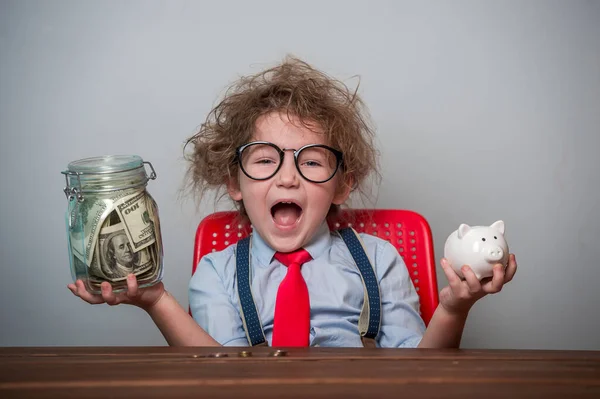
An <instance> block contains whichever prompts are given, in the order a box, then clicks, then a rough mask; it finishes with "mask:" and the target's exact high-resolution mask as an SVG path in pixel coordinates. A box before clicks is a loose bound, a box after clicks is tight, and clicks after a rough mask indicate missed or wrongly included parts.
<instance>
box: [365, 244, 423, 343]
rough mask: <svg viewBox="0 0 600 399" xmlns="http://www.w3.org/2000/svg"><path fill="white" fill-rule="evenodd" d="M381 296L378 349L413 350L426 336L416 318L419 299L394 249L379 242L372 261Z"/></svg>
mask: <svg viewBox="0 0 600 399" xmlns="http://www.w3.org/2000/svg"><path fill="white" fill-rule="evenodd" d="M374 262H375V264H376V265H377V266H376V270H377V276H378V278H379V290H380V294H381V308H382V309H381V328H380V331H379V335H378V337H377V340H378V344H379V346H380V347H388V348H389V347H391V348H414V347H417V346H418V345H419V342H421V338H422V337H423V334H424V332H425V323H424V322H423V319H422V318H421V316H420V315H419V295H418V294H417V291H416V289H415V287H414V285H413V283H412V280H411V279H410V276H409V273H408V270H407V268H406V264H405V263H404V260H403V259H402V257H401V256H400V255H399V254H398V251H397V250H396V248H394V246H393V245H391V244H390V243H388V242H387V241H383V240H382V241H379V243H378V246H377V251H376V259H375V260H374Z"/></svg>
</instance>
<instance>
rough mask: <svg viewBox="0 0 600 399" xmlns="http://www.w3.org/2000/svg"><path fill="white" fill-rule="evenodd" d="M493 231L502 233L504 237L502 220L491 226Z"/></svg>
mask: <svg viewBox="0 0 600 399" xmlns="http://www.w3.org/2000/svg"><path fill="white" fill-rule="evenodd" d="M490 227H491V228H492V229H496V230H498V231H499V232H500V233H502V234H503V235H504V222H503V221H502V220H498V221H496V222H494V223H492V225H491V226H490Z"/></svg>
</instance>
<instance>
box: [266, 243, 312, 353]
mask: <svg viewBox="0 0 600 399" xmlns="http://www.w3.org/2000/svg"><path fill="white" fill-rule="evenodd" d="M275 259H277V260H278V261H279V262H281V263H283V264H284V265H286V266H287V267H288V271H287V273H286V275H285V278H284V279H283V281H282V282H281V284H280V285H279V289H278V290H277V301H276V303H275V319H274V321H273V339H272V345H273V346H308V343H309V339H308V336H309V331H310V301H309V299H308V288H307V287H306V282H305V281H304V278H303V277H302V274H301V273H300V266H302V264H303V263H306V262H308V261H309V260H311V259H312V258H311V256H310V254H309V253H308V252H307V251H306V250H304V249H299V250H297V251H294V252H289V253H282V252H277V253H276V254H275Z"/></svg>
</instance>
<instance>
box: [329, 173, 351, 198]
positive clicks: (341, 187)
mask: <svg viewBox="0 0 600 399" xmlns="http://www.w3.org/2000/svg"><path fill="white" fill-rule="evenodd" d="M353 185H354V178H353V177H352V176H347V177H345V181H344V182H343V183H341V184H338V187H337V189H336V193H335V196H334V197H333V200H332V201H331V202H332V203H333V204H334V205H342V204H343V203H344V202H346V201H347V200H348V197H349V196H350V192H352V186H353Z"/></svg>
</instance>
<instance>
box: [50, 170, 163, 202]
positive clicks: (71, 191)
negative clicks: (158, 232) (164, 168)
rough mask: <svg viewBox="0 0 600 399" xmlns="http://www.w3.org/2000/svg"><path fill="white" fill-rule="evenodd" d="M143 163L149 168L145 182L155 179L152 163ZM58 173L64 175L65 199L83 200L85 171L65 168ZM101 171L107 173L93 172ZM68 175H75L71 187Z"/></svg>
mask: <svg viewBox="0 0 600 399" xmlns="http://www.w3.org/2000/svg"><path fill="white" fill-rule="evenodd" d="M143 164H148V166H150V170H151V173H150V176H148V179H147V180H146V182H147V181H148V180H155V179H156V171H155V170H154V167H153V166H152V163H150V162H149V161H144V162H143ZM134 169H135V168H134ZM126 171H127V170H122V171H119V172H126ZM60 173H62V174H63V175H65V182H66V186H65V188H64V189H63V191H64V193H65V196H66V197H67V200H68V201H69V202H70V201H73V200H74V199H77V202H83V200H84V199H85V198H84V196H83V189H82V188H81V176H82V175H84V174H86V173H84V172H74V171H72V170H65V171H63V172H60ZM102 173H107V172H98V173H94V174H102ZM108 173H115V172H108ZM69 176H77V186H75V187H73V186H71V185H70V183H69ZM137 186H139V184H135V185H131V186H126V187H120V189H128V188H133V187H137ZM102 191H105V190H89V192H102Z"/></svg>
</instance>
